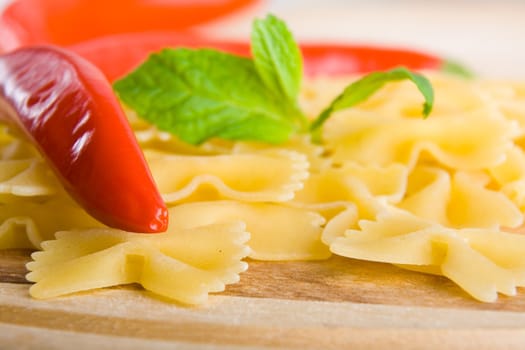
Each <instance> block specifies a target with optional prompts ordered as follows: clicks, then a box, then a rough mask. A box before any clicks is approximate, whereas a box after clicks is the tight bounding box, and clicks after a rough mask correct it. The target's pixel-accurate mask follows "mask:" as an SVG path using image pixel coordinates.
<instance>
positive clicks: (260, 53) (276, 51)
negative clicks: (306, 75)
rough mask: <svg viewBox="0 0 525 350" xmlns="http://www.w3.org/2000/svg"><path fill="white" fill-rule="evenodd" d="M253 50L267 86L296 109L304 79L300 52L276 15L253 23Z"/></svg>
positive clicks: (259, 71)
mask: <svg viewBox="0 0 525 350" xmlns="http://www.w3.org/2000/svg"><path fill="white" fill-rule="evenodd" d="M251 50H252V56H253V61H254V63H255V67H256V69H257V72H258V73H259V75H260V77H261V79H262V80H263V81H264V83H265V84H266V85H267V86H268V87H269V88H270V89H271V90H273V91H275V92H276V93H280V94H281V95H283V96H286V98H287V99H288V101H289V102H290V103H291V104H293V105H296V104H297V96H298V95H299V90H300V88H301V79H302V76H303V61H302V55H301V50H300V49H299V46H298V45H297V43H296V42H295V40H294V38H293V36H292V33H290V31H289V30H288V28H287V27H286V24H285V23H284V22H283V21H281V20H280V19H278V18H277V17H275V16H273V15H268V16H267V17H266V18H265V19H264V20H261V19H258V20H255V21H254V23H253V29H252V35H251Z"/></svg>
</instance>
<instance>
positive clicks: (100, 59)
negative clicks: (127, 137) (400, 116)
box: [69, 32, 445, 81]
mask: <svg viewBox="0 0 525 350" xmlns="http://www.w3.org/2000/svg"><path fill="white" fill-rule="evenodd" d="M165 47H191V48H199V47H212V48H216V49H220V50H224V51H227V52H231V53H235V54H239V55H242V56H249V55H250V46H249V44H248V43H241V42H228V41H219V40H212V39H209V38H206V37H203V36H198V35H195V34H191V33H177V32H146V33H126V34H119V35H110V36H104V37H100V38H97V39H93V40H89V41H86V42H82V43H78V44H75V45H72V46H70V47H69V48H70V49H71V50H73V51H75V52H76V53H78V54H79V55H81V56H83V57H85V58H87V59H88V60H89V61H91V62H93V63H94V64H95V65H96V66H98V67H99V68H100V69H101V70H102V71H103V72H104V74H106V76H107V78H108V79H109V80H110V81H113V80H115V79H116V78H119V77H121V76H123V75H124V74H126V73H128V72H130V71H131V70H132V69H133V68H134V67H135V66H137V65H138V64H140V63H141V62H143V61H144V60H145V59H146V58H147V57H148V55H149V54H150V53H152V52H154V51H158V50H160V49H162V48H165ZM301 50H302V53H303V58H304V68H305V74H307V75H309V76H315V75H331V76H336V75H347V74H355V73H367V72H371V71H377V70H387V69H390V68H393V67H396V66H400V65H403V66H406V67H407V68H410V69H414V70H422V69H434V70H438V69H441V68H442V66H443V65H444V63H445V61H444V60H443V59H441V58H439V57H437V56H433V55H430V54H425V53H421V52H417V51H412V50H403V49H391V48H385V47H372V46H353V45H337V44H332V45H325V44H302V45H301Z"/></svg>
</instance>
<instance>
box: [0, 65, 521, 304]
mask: <svg viewBox="0 0 525 350" xmlns="http://www.w3.org/2000/svg"><path fill="white" fill-rule="evenodd" d="M427 76H428V77H429V78H430V80H431V81H432V84H433V86H434V89H435V105H434V110H433V112H432V114H431V116H430V117H429V118H427V119H423V118H422V117H421V104H422V97H421V96H420V94H419V92H418V91H417V90H416V88H415V87H414V85H412V84H411V83H410V82H399V83H390V84H388V85H386V86H385V87H384V88H383V89H382V90H380V91H379V92H378V93H376V94H375V95H373V96H372V97H371V98H370V99H369V100H367V101H366V102H364V103H362V104H360V105H359V106H357V107H355V108H352V109H348V110H344V111H340V112H338V113H336V114H335V115H334V116H333V117H332V118H331V119H330V120H328V122H327V123H326V125H325V126H324V129H323V142H322V143H321V144H313V143H312V142H311V141H310V139H309V137H308V136H306V135H303V136H297V137H295V138H293V139H292V140H290V141H289V142H287V143H286V144H283V145H279V146H271V145H267V144H260V143H253V142H227V141H224V140H212V141H209V142H207V143H205V144H203V145H200V146H190V145H187V144H184V143H182V142H180V141H179V140H177V139H176V138H175V137H174V136H172V135H170V134H168V133H165V132H160V131H158V130H157V129H156V128H155V127H153V126H151V125H148V124H147V123H146V122H144V121H142V120H140V119H139V118H137V116H135V115H134V114H133V113H132V112H129V113H128V115H129V119H130V122H131V124H132V126H133V128H134V130H135V133H136V136H137V139H138V140H139V143H140V144H141V147H142V148H143V150H144V153H145V156H146V159H147V161H148V163H149V165H150V167H151V170H152V173H153V176H154V178H155V180H156V182H157V185H158V187H159V189H160V191H161V193H162V195H163V198H164V199H165V201H166V203H167V204H168V206H169V211H170V226H169V229H168V231H167V232H166V233H162V234H156V235H152V234H134V233H127V232H123V231H119V230H115V229H110V228H107V227H104V226H103V225H101V224H100V223H98V222H96V221H95V220H94V219H92V218H91V217H90V216H88V215H87V214H86V213H85V212H84V211H83V210H82V209H81V208H80V207H78V206H77V205H76V204H75V203H74V202H73V201H72V200H70V199H69V198H68V196H67V194H66V193H64V191H63V189H62V188H61V186H60V184H59V183H58V182H57V181H56V179H55V178H54V176H53V174H52V173H51V171H50V170H49V169H48V167H47V165H46V164H45V162H44V161H42V159H41V158H40V157H39V155H38V154H37V153H36V152H35V150H34V149H33V148H32V147H31V145H29V144H28V143H27V142H26V141H24V140H23V139H21V138H19V137H17V136H16V135H15V134H13V133H12V132H10V131H9V130H8V129H7V128H3V129H2V130H1V133H0V159H1V161H0V201H1V203H2V204H1V207H2V210H0V223H1V226H0V248H2V249H8V248H31V249H36V250H37V252H35V253H33V255H32V258H33V261H32V262H30V263H29V264H28V268H29V270H30V271H31V272H30V273H29V274H28V275H27V278H28V279H29V280H30V281H34V282H36V283H35V284H33V285H32V286H31V288H30V293H31V295H32V296H34V297H36V298H50V297H56V296H59V295H64V294H70V293H74V292H79V291H85V290H91V289H95V288H102V287H108V286H114V285H120V284H128V283H139V284H141V285H142V286H143V287H144V288H145V289H146V290H149V291H151V292H153V293H155V294H158V295H161V296H164V297H168V298H171V299H174V300H177V301H179V302H183V303H189V304H196V303H202V302H204V301H205V300H206V298H207V296H208V294H209V293H212V292H219V291H222V290H224V288H225V285H227V284H229V283H235V282H237V281H238V280H239V278H240V274H241V273H242V272H243V271H245V270H246V268H247V267H248V263H247V261H249V260H247V259H246V258H247V257H248V258H250V259H255V260H267V261H272V260H281V261H282V260H322V259H328V258H330V256H331V255H332V254H337V255H341V256H344V257H349V258H354V259H364V260H370V261H378V262H384V263H391V264H395V265H398V266H400V267H402V268H407V269H412V270H416V271H421V272H426V273H433V274H440V275H443V276H446V277H447V278H449V279H451V280H452V281H454V282H455V283H456V284H457V285H458V286H459V287H461V288H462V289H464V290H465V291H466V292H468V293H469V294H470V295H472V296H473V297H474V298H476V299H478V300H481V301H485V302H491V301H494V300H496V299H497V297H498V293H502V294H505V295H514V294H516V289H517V287H520V286H525V236H524V235H522V234H521V233H519V231H520V228H521V227H522V225H523V220H524V212H525V152H524V148H523V147H524V146H525V137H524V136H525V84H521V83H515V82H498V81H485V80H467V79H463V78H459V77H455V76H450V75H446V74H442V73H436V72H429V73H428V75H427ZM352 79H355V77H348V78H345V79H343V78H338V79H332V78H331V79H328V78H316V79H311V80H309V81H307V82H305V83H304V86H303V91H302V96H301V105H302V107H303V110H304V111H306V112H307V113H308V114H309V115H311V116H312V117H314V116H315V115H316V114H317V113H319V112H320V111H321V110H322V108H323V107H325V106H327V105H328V104H329V102H330V101H331V99H333V98H334V97H335V96H336V94H337V93H339V92H340V91H342V89H343V87H344V86H345V85H347V84H348V83H349V82H350V81H351V80H352ZM122 190H123V191H125V189H122ZM348 263H349V264H351V263H352V260H351V259H348Z"/></svg>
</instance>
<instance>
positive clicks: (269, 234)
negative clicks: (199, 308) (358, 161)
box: [170, 201, 331, 260]
mask: <svg viewBox="0 0 525 350" xmlns="http://www.w3.org/2000/svg"><path fill="white" fill-rule="evenodd" d="M170 220H171V225H172V226H174V227H178V228H191V227H198V226H200V225H207V224H210V223H214V222H223V221H231V220H242V221H243V222H245V223H246V230H247V231H248V232H250V235H251V238H250V241H249V242H248V245H249V246H250V248H251V253H250V258H252V259H257V260H320V259H327V258H328V257H330V255H331V254H330V251H329V250H328V247H327V246H326V245H325V244H323V243H322V242H321V232H322V225H323V224H324V218H323V217H322V216H320V215H319V214H317V213H315V212H312V211H309V210H305V209H300V208H292V207H287V206H284V205H282V204H275V203H242V202H237V201H212V202H196V203H187V204H181V205H178V206H176V207H173V208H170Z"/></svg>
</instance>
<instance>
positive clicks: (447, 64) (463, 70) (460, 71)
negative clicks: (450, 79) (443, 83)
mask: <svg viewBox="0 0 525 350" xmlns="http://www.w3.org/2000/svg"><path fill="white" fill-rule="evenodd" d="M441 71H442V72H445V73H450V74H454V75H458V76H460V77H463V78H465V79H472V78H474V77H475V76H476V74H475V73H474V72H473V71H471V70H470V69H469V68H467V67H466V66H464V65H462V64H461V63H459V62H456V61H452V60H445V61H443V65H442V66H441Z"/></svg>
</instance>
